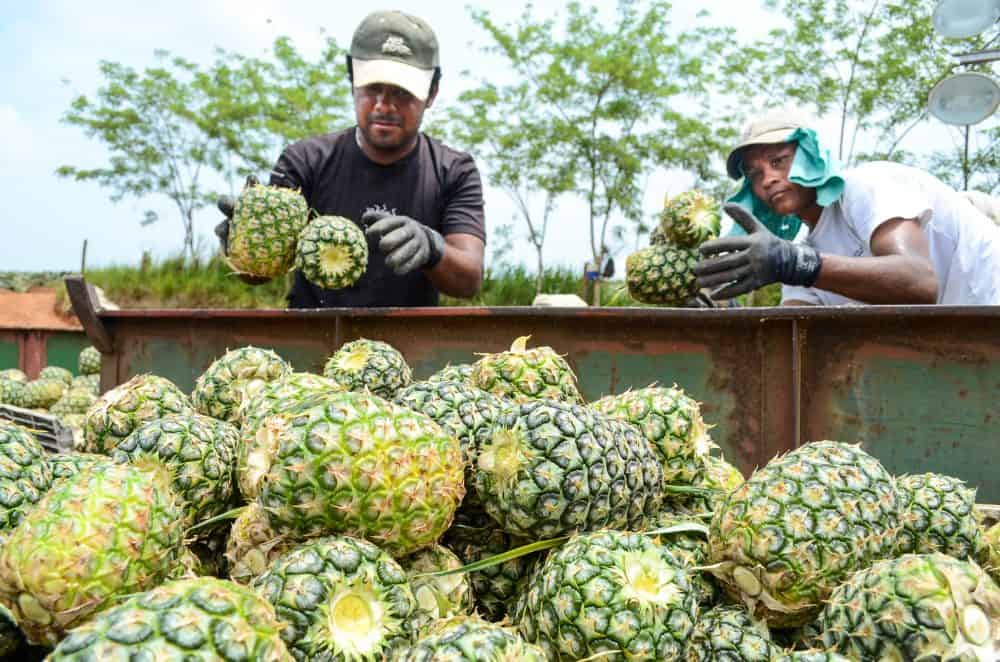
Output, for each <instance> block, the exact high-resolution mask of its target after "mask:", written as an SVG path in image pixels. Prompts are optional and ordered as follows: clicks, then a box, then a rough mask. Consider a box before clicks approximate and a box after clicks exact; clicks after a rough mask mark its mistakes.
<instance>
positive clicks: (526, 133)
mask: <svg viewBox="0 0 1000 662" xmlns="http://www.w3.org/2000/svg"><path fill="white" fill-rule="evenodd" d="M670 12H671V5H670V3H669V2H665V1H662V0H654V1H652V2H638V1H636V0H622V1H621V2H619V3H618V4H617V11H616V13H615V16H614V17H613V20H610V21H609V20H607V18H606V17H604V16H601V15H600V14H599V12H598V10H597V9H596V8H594V7H586V6H584V5H582V4H581V3H579V2H571V3H569V4H567V5H566V6H565V7H564V8H563V11H562V12H561V14H560V19H559V21H558V22H557V21H556V20H555V19H546V20H538V19H536V18H535V17H534V16H533V10H532V8H531V7H530V6H529V7H527V8H526V9H525V10H524V12H523V13H522V15H521V16H520V17H519V18H518V19H517V21H515V22H514V23H513V24H510V25H499V24H498V23H496V22H495V21H494V20H493V19H492V17H491V16H490V14H489V13H488V12H486V11H484V10H475V9H474V10H472V18H473V20H475V22H476V23H477V24H478V25H479V26H480V27H482V28H483V29H484V30H485V31H486V33H487V35H488V36H489V38H490V43H489V45H488V46H487V48H486V50H487V51H488V52H490V53H493V54H495V55H497V56H499V57H501V58H502V59H503V60H504V63H505V65H506V67H507V68H508V69H509V71H510V72H511V75H512V78H513V80H514V81H515V82H514V83H512V84H509V85H498V84H495V83H493V82H490V81H483V82H482V83H481V86H480V87H479V89H476V90H474V91H472V92H470V93H468V94H466V95H465V96H464V98H463V102H465V103H467V104H469V108H468V109H467V110H465V111H463V115H464V116H465V117H466V119H467V121H466V124H465V127H464V128H465V132H466V135H467V136H469V137H470V138H471V139H472V142H473V144H475V145H478V146H480V147H483V146H484V144H485V149H487V150H488V153H489V154H490V155H491V156H495V157H497V162H496V163H495V164H494V165H493V166H492V167H494V168H496V171H495V172H493V173H492V174H491V176H492V177H494V178H497V180H499V181H502V182H504V183H505V185H506V186H508V187H509V186H520V185H523V186H526V187H530V186H534V187H536V188H538V189H540V190H542V191H545V192H546V194H548V195H549V200H548V202H547V203H546V206H548V205H550V204H551V201H552V198H553V197H554V196H557V195H560V194H562V193H563V192H564V191H566V190H569V191H571V192H572V193H575V194H576V195H578V196H580V197H582V198H583V199H584V200H586V201H587V205H588V210H589V213H588V219H587V221H588V224H589V232H590V246H591V252H592V256H593V258H594V260H595V261H596V262H598V263H601V262H602V261H603V260H602V258H603V257H604V256H605V255H607V253H608V246H609V244H611V243H613V242H612V238H615V239H617V240H618V242H621V241H622V237H623V234H624V232H623V230H622V228H620V227H615V224H616V222H617V220H618V219H620V218H624V219H625V220H626V221H629V222H631V223H639V222H640V221H641V220H642V218H643V210H642V208H641V203H642V198H643V190H642V186H643V183H644V178H645V176H646V175H647V174H648V173H649V172H650V171H651V170H652V169H654V168H673V167H676V168H684V169H689V170H692V171H694V172H696V173H698V174H699V176H702V177H705V178H711V177H715V176H716V175H717V173H718V172H719V170H718V163H717V162H716V163H715V164H713V163H712V161H711V160H710V159H709V158H707V155H708V154H718V153H720V152H721V150H722V147H723V144H724V141H726V140H727V139H729V138H731V137H732V135H733V132H732V130H731V129H728V128H726V126H725V122H724V121H722V120H721V119H720V120H719V121H718V122H716V123H715V124H713V123H712V122H711V118H712V117H713V113H712V112H711V111H712V107H711V105H710V99H709V94H710V91H711V89H712V86H713V83H714V82H715V75H716V69H715V66H714V64H713V63H714V62H715V60H716V58H717V57H718V55H719V53H720V52H721V51H723V50H724V49H725V48H726V45H727V44H728V43H729V41H730V40H731V34H732V32H731V31H727V30H721V29H715V28H706V27H692V26H684V29H683V30H672V29H671V25H670ZM477 136H479V137H481V138H482V139H477ZM508 152H509V155H508ZM525 164H528V168H527V169H525ZM543 218H544V216H543ZM529 232H533V231H531V230H530V229H529ZM536 246H537V244H536ZM611 252H615V251H611Z"/></svg>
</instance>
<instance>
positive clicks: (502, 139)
mask: <svg viewBox="0 0 1000 662" xmlns="http://www.w3.org/2000/svg"><path fill="white" fill-rule="evenodd" d="M528 94H529V86H528V85H527V84H525V83H521V84H518V85H508V86H497V85H495V84H493V83H489V82H487V83H483V85H482V86H481V87H479V88H477V89H473V90H468V91H466V92H463V93H462V94H461V95H460V97H459V105H458V106H457V107H455V108H452V109H451V112H450V113H449V116H448V123H447V126H448V132H449V133H450V134H451V136H452V137H453V139H454V140H455V141H456V142H457V143H458V144H461V145H463V146H466V147H467V148H468V149H469V150H470V151H472V152H473V153H474V154H475V156H476V158H477V160H478V161H480V162H481V163H483V164H485V166H484V167H485V170H486V173H487V177H488V178H489V181H490V183H491V184H493V185H494V186H496V187H498V188H500V189H502V190H503V191H504V192H505V193H507V195H508V196H509V197H510V199H511V200H512V201H513V202H514V205H515V208H516V209H517V213H518V217H519V218H520V219H521V220H522V221H524V224H525V225H526V226H527V230H528V240H529V241H530V242H531V245H532V246H533V247H534V249H535V255H536V272H535V293H536V294H539V293H541V291H542V283H543V280H544V276H545V260H544V254H543V248H544V246H545V236H546V233H547V231H548V227H549V220H550V219H551V218H552V213H553V211H554V210H555V206H556V200H557V199H558V198H559V196H561V195H563V194H564V193H566V192H567V191H569V190H570V189H571V187H572V184H573V179H572V176H571V174H570V168H569V167H568V164H566V163H564V162H561V161H560V160H559V158H558V156H559V155H558V153H557V151H556V150H555V149H554V144H553V139H554V136H552V135H551V134H550V133H549V132H548V131H547V130H546V127H545V125H544V124H543V122H542V121H541V120H540V119H539V118H538V117H537V113H536V112H535V108H534V106H533V105H532V104H531V103H529V99H528ZM536 193H539V194H541V195H540V196H538V195H535V194H536ZM538 197H541V198H542V204H541V210H540V213H536V210H537V209H538V207H539V205H538Z"/></svg>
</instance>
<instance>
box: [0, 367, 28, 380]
mask: <svg viewBox="0 0 1000 662" xmlns="http://www.w3.org/2000/svg"><path fill="white" fill-rule="evenodd" d="M0 379H8V380H10V381H12V382H19V383H21V384H27V383H28V376H27V375H26V374H24V371H22V370H18V369H17V368H6V369H4V370H0Z"/></svg>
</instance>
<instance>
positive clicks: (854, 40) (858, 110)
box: [725, 0, 981, 164]
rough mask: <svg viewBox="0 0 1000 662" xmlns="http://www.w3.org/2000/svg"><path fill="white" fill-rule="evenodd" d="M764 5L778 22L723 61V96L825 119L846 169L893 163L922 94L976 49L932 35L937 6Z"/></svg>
mask: <svg viewBox="0 0 1000 662" xmlns="http://www.w3.org/2000/svg"><path fill="white" fill-rule="evenodd" d="M765 4H766V5H767V6H768V7H770V8H771V9H773V10H775V12H774V14H775V18H776V19H777V20H781V18H784V19H785V21H786V23H785V24H783V25H779V26H778V27H776V28H775V29H773V30H772V31H771V32H770V34H769V35H768V36H767V38H765V39H763V40H761V41H759V42H757V43H754V44H750V45H748V46H747V47H746V48H744V49H743V50H742V52H741V55H740V57H737V58H732V59H730V60H728V62H727V65H726V67H725V73H726V75H727V80H728V81H729V84H728V88H729V91H730V92H732V93H734V94H736V95H737V96H738V97H740V98H741V101H742V103H744V104H745V105H746V107H747V108H756V107H758V106H760V105H789V104H796V105H799V106H801V107H803V108H807V109H810V110H811V111H812V112H814V113H815V114H817V115H830V114H833V115H834V116H835V117H837V118H838V119H839V129H840V130H839V135H837V136H830V137H828V140H829V144H831V145H832V146H833V148H834V152H835V153H836V154H837V155H838V157H839V158H840V159H841V160H843V161H844V162H846V163H848V164H851V163H854V162H856V161H859V160H870V159H871V158H876V157H877V158H893V156H894V154H895V153H896V151H897V150H898V149H899V148H900V145H901V143H902V142H903V141H904V139H905V138H906V137H907V136H908V135H909V134H910V132H911V131H912V130H913V129H914V128H915V127H916V126H918V125H919V124H921V123H922V122H925V121H926V120H927V118H928V113H927V96H928V94H929V93H930V90H931V88H932V87H933V86H934V85H935V84H936V83H937V82H938V81H939V80H940V79H941V78H943V77H944V76H945V75H947V73H948V72H949V71H950V70H951V69H952V68H953V67H954V64H955V63H954V59H953V58H952V57H951V53H953V52H956V51H959V50H963V49H971V48H973V47H976V46H978V45H979V44H980V43H981V40H980V39H978V38H977V39H970V40H959V41H955V40H948V41H946V40H944V39H942V38H940V37H938V36H937V35H936V34H935V33H934V30H933V26H932V24H931V15H932V13H933V10H934V6H935V5H936V4H937V0H834V1H833V2H822V1H819V0H809V1H807V2H801V1H799V0H766V3H765ZM775 90H778V91H780V92H779V93H778V94H775V93H774V91H775Z"/></svg>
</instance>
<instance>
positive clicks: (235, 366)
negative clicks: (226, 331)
mask: <svg viewBox="0 0 1000 662" xmlns="http://www.w3.org/2000/svg"><path fill="white" fill-rule="evenodd" d="M291 371H292V368H291V366H289V365H288V363H287V362H286V361H285V360H284V359H283V358H281V357H280V356H278V355H277V354H276V353H274V351H272V350H270V349H261V348H259V347H241V348H239V349H233V350H230V351H228V352H226V353H225V354H223V355H222V356H220V357H219V358H217V359H216V360H215V361H213V362H212V365H210V366H209V367H208V370H206V371H205V372H204V373H202V375H201V376H200V377H198V379H197V381H196V383H195V387H194V391H192V392H191V402H192V403H193V404H194V407H195V409H197V410H198V413H200V414H204V415H205V416H211V417H212V418H217V419H219V420H221V421H227V422H229V423H236V424H239V413H240V405H241V404H242V402H243V399H244V398H246V397H248V396H249V395H252V394H254V393H256V392H257V391H259V390H260V389H261V388H263V386H264V384H266V383H267V382H270V381H274V380H276V379H281V378H282V377H285V376H286V375H288V374H289V373H290V372H291Z"/></svg>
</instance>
